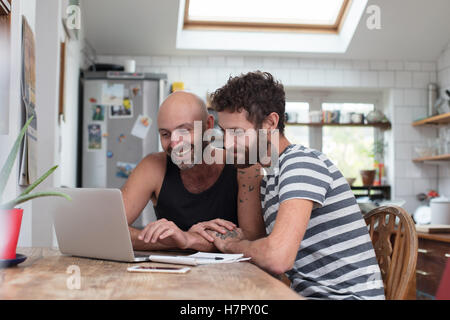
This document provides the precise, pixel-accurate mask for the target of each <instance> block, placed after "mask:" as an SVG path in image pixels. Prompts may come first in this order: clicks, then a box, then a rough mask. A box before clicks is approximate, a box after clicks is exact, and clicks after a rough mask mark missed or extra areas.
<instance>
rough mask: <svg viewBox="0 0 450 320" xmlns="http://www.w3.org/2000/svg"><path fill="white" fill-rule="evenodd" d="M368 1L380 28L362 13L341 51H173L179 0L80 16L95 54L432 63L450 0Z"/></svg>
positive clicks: (442, 40)
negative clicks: (369, 24)
mask: <svg viewBox="0 0 450 320" xmlns="http://www.w3.org/2000/svg"><path fill="white" fill-rule="evenodd" d="M243 1H245V0H243ZM311 1H313V0H311ZM354 1H358V0H354ZM371 4H374V5H378V6H379V7H380V8H381V30H369V29H368V28H367V27H366V20H367V18H368V17H369V16H368V15H367V14H364V15H363V17H362V19H361V21H360V23H359V25H358V27H357V29H356V32H355V35H354V37H353V39H352V41H351V42H350V45H349V47H348V50H347V52H346V53H344V54H311V53H309V54H301V53H298V54H292V53H278V52H271V53H261V54H259V53H255V52H241V51H240V52H224V51H216V52H213V51H192V50H189V51H188V50H177V49H176V44H175V43H176V32H177V19H178V7H179V0H126V1H125V0H87V1H86V0H82V10H83V12H82V17H83V23H84V28H85V37H86V38H87V39H88V41H89V42H90V43H91V44H92V45H93V47H94V48H95V49H96V51H97V54H99V55H205V54H209V55H214V54H217V55H224V54H229V55H272V56H297V57H313V56H314V57H318V56H320V57H333V58H349V59H371V60H372V59H374V60H419V61H431V60H433V61H434V60H437V58H438V56H439V54H440V53H441V51H442V49H443V48H444V47H445V46H446V45H447V44H448V42H449V41H450V0H369V3H368V5H371Z"/></svg>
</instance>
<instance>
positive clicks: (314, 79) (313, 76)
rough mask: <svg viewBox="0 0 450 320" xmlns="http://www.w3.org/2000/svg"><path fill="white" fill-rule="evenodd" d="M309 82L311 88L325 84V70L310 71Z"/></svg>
mask: <svg viewBox="0 0 450 320" xmlns="http://www.w3.org/2000/svg"><path fill="white" fill-rule="evenodd" d="M308 82H309V84H310V85H311V86H320V85H323V83H324V82H325V70H321V69H311V70H308Z"/></svg>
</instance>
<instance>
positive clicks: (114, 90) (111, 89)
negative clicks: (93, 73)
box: [101, 83, 124, 106]
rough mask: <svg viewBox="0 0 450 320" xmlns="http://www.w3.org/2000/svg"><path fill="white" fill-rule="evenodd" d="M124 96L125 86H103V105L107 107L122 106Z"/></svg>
mask: <svg viewBox="0 0 450 320" xmlns="http://www.w3.org/2000/svg"><path fill="white" fill-rule="evenodd" d="M123 96H124V85H123V84H120V83H115V84H111V85H109V84H106V83H105V84H103V88H102V103H101V104H106V105H114V106H118V105H122V103H123Z"/></svg>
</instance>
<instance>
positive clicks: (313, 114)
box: [309, 111, 323, 123]
mask: <svg viewBox="0 0 450 320" xmlns="http://www.w3.org/2000/svg"><path fill="white" fill-rule="evenodd" d="M322 120H323V114H322V111H310V112H309V122H311V123H321V122H322Z"/></svg>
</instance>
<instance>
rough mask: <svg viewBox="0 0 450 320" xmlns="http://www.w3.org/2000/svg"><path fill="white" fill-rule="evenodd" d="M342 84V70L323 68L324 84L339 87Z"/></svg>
mask: <svg viewBox="0 0 450 320" xmlns="http://www.w3.org/2000/svg"><path fill="white" fill-rule="evenodd" d="M343 84H344V71H343V70H325V85H326V86H330V87H340V86H343Z"/></svg>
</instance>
